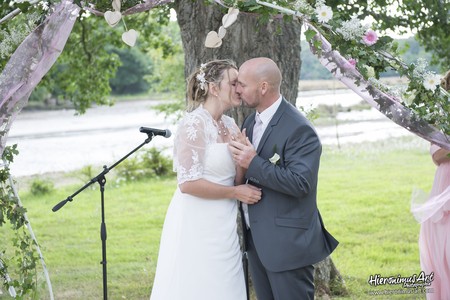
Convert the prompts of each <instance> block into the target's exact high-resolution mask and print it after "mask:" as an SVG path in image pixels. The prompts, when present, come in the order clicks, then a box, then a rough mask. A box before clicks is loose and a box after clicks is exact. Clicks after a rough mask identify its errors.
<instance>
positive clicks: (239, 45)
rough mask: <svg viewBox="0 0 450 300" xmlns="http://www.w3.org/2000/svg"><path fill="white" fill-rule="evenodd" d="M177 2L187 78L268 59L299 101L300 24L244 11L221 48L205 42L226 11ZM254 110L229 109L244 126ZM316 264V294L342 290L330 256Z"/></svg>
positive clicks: (292, 98)
mask: <svg viewBox="0 0 450 300" xmlns="http://www.w3.org/2000/svg"><path fill="white" fill-rule="evenodd" d="M174 6H175V7H174V8H175V11H176V13H177V21H178V25H179V26H180V32H181V40H182V42H183V48H184V53H185V69H184V71H185V77H186V78H187V76H188V75H189V74H191V73H192V72H193V71H194V70H195V68H197V67H199V66H200V64H202V63H205V62H208V61H210V60H213V59H231V60H234V61H235V62H236V64H237V66H240V65H241V64H242V63H243V62H244V61H246V60H248V59H250V58H254V57H260V56H263V57H269V58H271V59H272V60H274V61H275V63H276V64H277V65H278V66H279V68H280V70H281V73H282V75H283V81H282V85H281V93H282V95H283V96H284V97H285V98H286V99H287V100H288V101H289V102H291V103H292V104H294V105H295V103H296V99H297V94H298V82H299V78H300V68H301V59H300V50H301V48H300V34H301V23H299V22H298V21H296V20H294V21H289V20H283V18H281V17H280V18H275V19H273V20H271V21H269V22H266V23H263V22H261V20H260V17H259V15H257V14H252V13H245V12H240V13H239V15H238V18H237V21H236V22H235V23H234V24H233V25H231V26H230V27H229V28H227V33H226V35H225V37H224V38H223V40H222V45H221V46H220V47H218V48H206V47H205V45H204V44H205V39H206V36H207V34H208V32H210V31H216V32H217V31H218V30H219V27H220V26H221V25H222V17H223V16H224V15H225V14H226V13H227V9H226V8H224V7H221V6H219V5H205V4H204V1H192V0H176V1H175V3H174ZM252 111H253V110H252V109H249V108H243V107H239V108H235V109H233V110H232V111H230V112H229V115H231V116H232V117H233V118H234V119H235V120H236V122H237V124H238V125H239V126H241V125H242V123H243V121H244V119H245V117H246V116H247V115H249V114H250V113H251V112H252ZM238 224H239V225H240V224H241V222H238ZM239 227H240V226H239ZM239 233H240V236H241V238H242V228H239ZM315 267H316V272H315V282H316V294H317V296H318V297H319V298H327V297H328V295H330V294H333V287H335V286H339V288H337V289H338V290H339V291H336V292H337V294H342V290H343V289H345V288H343V280H342V278H341V277H340V275H339V272H338V271H337V269H336V268H335V266H334V264H333V262H332V260H331V258H327V259H326V260H324V261H323V262H321V263H319V264H317V265H315ZM330 283H332V284H330ZM251 295H252V299H255V297H254V291H253V290H252V291H251Z"/></svg>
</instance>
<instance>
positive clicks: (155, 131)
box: [139, 127, 172, 138]
mask: <svg viewBox="0 0 450 300" xmlns="http://www.w3.org/2000/svg"><path fill="white" fill-rule="evenodd" d="M139 131H140V132H143V133H146V134H151V135H153V136H155V135H160V136H163V137H165V138H168V137H170V136H171V135H172V132H170V130H169V129H165V130H162V129H156V128H149V127H141V128H139Z"/></svg>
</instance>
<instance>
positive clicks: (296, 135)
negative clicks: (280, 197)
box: [246, 125, 322, 197]
mask: <svg viewBox="0 0 450 300" xmlns="http://www.w3.org/2000/svg"><path fill="white" fill-rule="evenodd" d="M321 152H322V146H321V144H320V141H319V138H318V137H317V135H316V132H315V131H314V130H313V129H312V128H311V127H310V126H308V125H303V126H298V127H297V128H296V129H295V130H294V131H292V132H291V133H290V134H289V136H288V137H287V139H286V146H285V148H284V149H283V153H278V154H279V155H280V156H281V159H280V163H278V164H272V163H271V162H270V161H269V160H268V159H265V158H263V157H261V156H255V157H253V159H252V160H251V161H250V164H249V166H248V169H247V173H246V177H247V178H248V179H250V180H251V181H254V182H255V183H256V184H258V185H260V186H264V187H267V188H270V189H272V190H275V191H277V192H280V193H284V194H287V195H291V196H294V197H302V196H304V195H307V194H308V193H310V192H311V191H312V190H316V187H317V177H318V171H319V162H320V155H321Z"/></svg>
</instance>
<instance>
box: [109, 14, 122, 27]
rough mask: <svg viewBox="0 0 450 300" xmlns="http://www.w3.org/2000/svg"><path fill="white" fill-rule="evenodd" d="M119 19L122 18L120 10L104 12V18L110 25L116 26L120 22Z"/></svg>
mask: <svg viewBox="0 0 450 300" xmlns="http://www.w3.org/2000/svg"><path fill="white" fill-rule="evenodd" d="M120 19H122V14H121V13H120V11H109V10H108V11H106V12H105V20H106V22H107V23H108V24H109V26H111V27H114V26H116V25H117V24H118V23H119V22H120Z"/></svg>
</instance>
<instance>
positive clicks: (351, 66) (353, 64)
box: [345, 58, 356, 69]
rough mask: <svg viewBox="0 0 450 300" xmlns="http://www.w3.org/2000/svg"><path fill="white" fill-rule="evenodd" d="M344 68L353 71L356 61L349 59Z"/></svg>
mask: <svg viewBox="0 0 450 300" xmlns="http://www.w3.org/2000/svg"><path fill="white" fill-rule="evenodd" d="M345 68H347V69H355V68H356V59H354V58H349V59H348V60H347V62H345Z"/></svg>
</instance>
